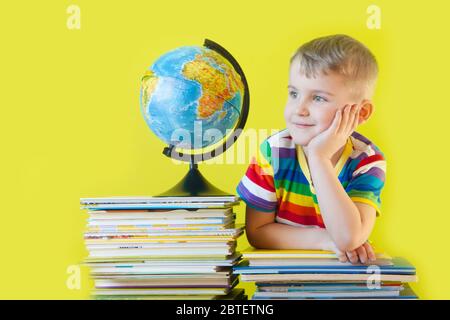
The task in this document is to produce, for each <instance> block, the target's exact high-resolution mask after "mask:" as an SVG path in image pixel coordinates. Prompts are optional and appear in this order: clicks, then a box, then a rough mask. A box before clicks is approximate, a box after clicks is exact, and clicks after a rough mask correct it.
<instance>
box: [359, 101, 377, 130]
mask: <svg viewBox="0 0 450 320" xmlns="http://www.w3.org/2000/svg"><path fill="white" fill-rule="evenodd" d="M360 106H361V110H360V111H359V124H363V123H364V122H366V121H367V120H369V118H370V116H371V115H372V112H373V108H374V106H373V103H372V101H370V100H367V99H364V100H363V101H361V104H360Z"/></svg>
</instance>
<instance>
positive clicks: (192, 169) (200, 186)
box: [159, 39, 250, 197]
mask: <svg viewBox="0 0 450 320" xmlns="http://www.w3.org/2000/svg"><path fill="white" fill-rule="evenodd" d="M204 46H205V47H207V48H209V49H211V50H214V51H216V52H218V53H219V54H221V55H222V56H223V57H224V58H225V59H227V60H228V61H229V62H230V63H231V65H232V66H233V67H234V69H235V70H236V72H237V73H238V74H239V76H240V77H241V80H242V83H243V85H244V96H243V99H244V100H243V104H242V113H241V115H240V118H239V121H238V123H237V125H236V128H235V129H234V131H233V133H232V134H231V135H230V137H229V138H228V139H226V141H225V142H224V143H223V144H222V145H221V146H219V147H217V148H216V149H214V150H212V151H211V152H209V153H207V154H196V155H194V154H191V155H188V156H187V157H188V158H189V160H187V157H186V155H184V154H183V153H181V152H177V151H176V150H175V145H173V144H170V145H169V147H165V148H164V150H163V154H164V155H165V156H167V157H169V158H172V159H176V160H181V161H188V162H189V163H190V166H189V171H188V173H187V174H186V175H185V176H184V178H183V179H182V180H181V181H180V182H179V183H177V184H176V185H175V186H174V187H172V188H171V189H169V190H167V191H166V192H164V193H162V194H160V195H159V197H176V196H180V197H193V196H206V197H207V196H233V195H232V194H229V193H227V192H224V191H222V190H220V189H218V188H216V187H215V186H213V185H212V184H211V183H210V182H209V181H208V180H206V178H205V177H203V175H202V174H201V173H200V171H199V170H198V165H197V163H198V162H201V161H206V160H209V159H212V158H214V157H216V156H218V155H220V154H222V153H223V152H225V151H226V150H227V148H228V147H230V146H231V145H232V144H233V143H234V142H236V140H237V138H238V137H239V135H240V134H241V133H242V130H243V129H244V126H245V123H246V121H247V117H248V113H249V107H250V93H249V89H248V83H247V79H246V78H245V75H244V72H243V71H242V68H241V66H240V65H239V63H238V62H237V61H236V59H235V58H234V57H233V56H232V55H231V54H230V53H229V52H228V51H227V50H226V49H225V48H223V47H222V46H220V45H219V44H218V43H216V42H214V41H211V40H209V39H205V42H204Z"/></svg>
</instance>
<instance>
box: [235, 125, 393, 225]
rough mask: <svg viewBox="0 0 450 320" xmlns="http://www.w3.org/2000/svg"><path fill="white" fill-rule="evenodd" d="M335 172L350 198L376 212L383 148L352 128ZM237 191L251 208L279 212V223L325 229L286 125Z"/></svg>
mask: <svg viewBox="0 0 450 320" xmlns="http://www.w3.org/2000/svg"><path fill="white" fill-rule="evenodd" d="M335 170H336V175H337V177H338V179H339V181H340V182H341V184H342V186H343V188H344V189H345V191H346V192H347V194H348V196H349V197H350V199H352V200H353V201H354V202H362V203H366V204H369V205H371V206H372V207H374V208H375V209H376V212H377V216H378V215H379V213H380V204H381V201H380V192H381V189H382V188H383V186H384V181H385V174H386V161H385V159H384V155H383V153H382V152H381V151H380V149H379V148H378V147H377V146H375V145H374V144H373V143H372V142H371V141H370V140H368V139H367V138H365V137H364V136H362V135H361V134H359V133H357V132H353V133H352V135H351V136H350V137H349V138H348V140H347V143H346V145H345V147H344V151H343V152H342V155H341V157H340V159H339V160H338V162H337V163H336V166H335ZM236 191H237V193H238V194H239V196H240V197H241V199H242V200H243V201H244V202H245V203H246V204H247V205H248V206H250V207H252V208H254V209H257V210H259V211H263V212H275V213H276V221H277V222H279V223H286V224H289V225H294V226H315V227H321V228H325V225H324V223H323V219H322V216H321V214H320V208H319V205H318V202H317V196H316V191H315V190H314V187H313V185H312V183H311V175H310V172H309V168H308V164H307V161H306V158H305V154H304V153H303V149H302V147H301V146H298V145H296V144H295V143H294V141H293V139H292V137H291V135H290V134H289V131H288V130H287V129H284V130H281V131H279V132H277V133H275V134H274V135H272V136H270V137H269V138H267V139H266V140H264V142H263V143H261V145H260V147H259V149H258V152H257V154H256V155H253V157H252V159H251V162H250V165H249V167H248V169H247V171H246V173H245V175H244V177H243V178H242V179H241V181H240V182H239V184H238V186H237V188H236Z"/></svg>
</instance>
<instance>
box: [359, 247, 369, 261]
mask: <svg viewBox="0 0 450 320" xmlns="http://www.w3.org/2000/svg"><path fill="white" fill-rule="evenodd" d="M356 253H357V254H358V257H359V261H361V263H367V260H368V258H367V252H366V248H364V246H360V247H359V248H358V249H356Z"/></svg>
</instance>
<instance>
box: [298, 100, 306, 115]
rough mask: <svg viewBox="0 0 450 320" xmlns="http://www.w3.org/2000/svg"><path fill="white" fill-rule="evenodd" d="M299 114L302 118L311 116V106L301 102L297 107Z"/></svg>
mask: <svg viewBox="0 0 450 320" xmlns="http://www.w3.org/2000/svg"><path fill="white" fill-rule="evenodd" d="M297 114H299V115H301V116H308V115H309V105H308V103H307V102H306V101H305V102H301V103H300V104H299V105H298V107H297Z"/></svg>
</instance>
